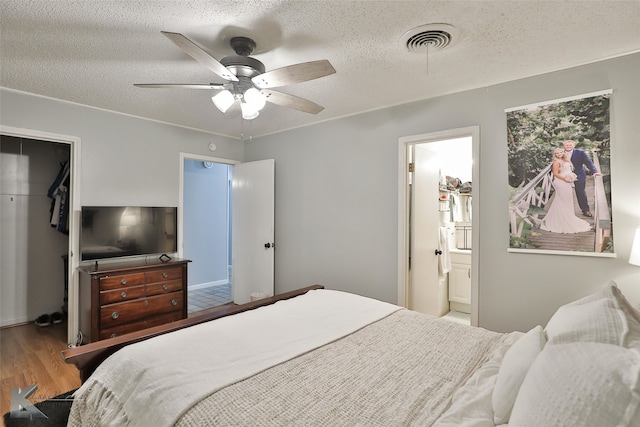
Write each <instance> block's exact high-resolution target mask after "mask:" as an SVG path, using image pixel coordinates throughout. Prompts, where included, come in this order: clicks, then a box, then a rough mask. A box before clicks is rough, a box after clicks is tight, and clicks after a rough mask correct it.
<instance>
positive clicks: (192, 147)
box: [0, 89, 244, 206]
mask: <svg viewBox="0 0 640 427" xmlns="http://www.w3.org/2000/svg"><path fill="white" fill-rule="evenodd" d="M0 111H1V112H2V114H1V115H0V123H1V124H2V125H5V126H12V127H17V128H25V129H31V130H38V131H42V132H48V133H55V134H61V135H69V136H75V137H79V138H80V139H81V147H82V152H81V156H82V162H81V164H82V171H81V177H80V180H79V182H80V199H81V200H80V202H81V205H109V204H113V205H121V206H127V205H132V206H178V198H179V185H180V180H179V175H180V157H179V153H180V152H186V153H191V154H200V155H207V156H211V155H212V153H211V151H209V149H208V145H209V143H211V142H214V143H215V144H216V145H217V147H218V148H217V150H216V152H215V156H216V157H220V158H225V159H233V160H242V158H243V153H244V148H243V145H242V142H241V141H239V140H234V139H230V138H225V137H222V136H217V135H212V134H209V133H204V132H198V131H194V130H191V129H187V128H182V127H177V126H171V125H167V124H163V123H159V122H153V121H150V120H142V119H139V118H136V117H131V116H127V115H123V114H117V113H112V112H108V111H104V110H99V109H95V108H88V107H84V106H81V105H77V104H72V103H67V102H60V101H56V100H52V99H49V98H42V97H37V96H32V95H28V94H24V93H20V92H14V91H9V90H5V89H2V90H0Z"/></svg>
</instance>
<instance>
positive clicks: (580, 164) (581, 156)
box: [562, 139, 602, 217]
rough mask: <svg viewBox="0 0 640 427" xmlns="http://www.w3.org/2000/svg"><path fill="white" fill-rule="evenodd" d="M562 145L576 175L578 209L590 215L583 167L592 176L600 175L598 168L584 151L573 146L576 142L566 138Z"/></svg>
mask: <svg viewBox="0 0 640 427" xmlns="http://www.w3.org/2000/svg"><path fill="white" fill-rule="evenodd" d="M562 145H563V147H564V151H565V153H567V155H568V156H569V158H570V159H571V163H573V168H574V171H573V172H574V173H575V174H576V175H577V179H576V181H575V182H574V184H575V191H576V197H577V198H578V205H580V210H582V214H583V215H584V216H588V217H592V216H593V215H592V214H591V211H590V210H589V203H588V202H587V192H586V191H585V184H586V180H587V174H586V173H585V170H584V167H585V166H586V167H587V169H589V171H590V172H591V173H592V174H593V176H600V175H602V174H601V173H600V172H599V171H598V169H596V167H595V165H594V164H593V162H592V161H591V159H590V158H589V156H588V155H587V153H586V152H584V151H582V150H578V149H576V148H575V146H576V142H575V141H573V140H570V139H568V140H566V141H564V142H563V143H562Z"/></svg>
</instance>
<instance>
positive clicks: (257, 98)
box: [244, 87, 267, 111]
mask: <svg viewBox="0 0 640 427" xmlns="http://www.w3.org/2000/svg"><path fill="white" fill-rule="evenodd" d="M244 102H246V103H247V104H249V105H251V107H252V108H254V109H255V110H257V111H260V110H262V109H263V108H264V105H265V104H266V103H267V97H266V96H264V95H263V94H262V92H260V91H259V90H258V89H256V88H255V87H252V88H249V89H247V91H246V92H245V93H244Z"/></svg>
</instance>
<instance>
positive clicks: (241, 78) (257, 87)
mask: <svg viewBox="0 0 640 427" xmlns="http://www.w3.org/2000/svg"><path fill="white" fill-rule="evenodd" d="M162 34H164V35H165V36H166V37H167V38H168V39H169V40H171V41H172V42H173V43H174V44H175V45H176V46H178V47H179V48H180V49H182V50H183V51H184V52H185V53H186V54H187V55H189V56H190V57H192V58H193V59H195V60H196V61H198V62H200V63H201V64H203V65H204V66H206V67H207V68H209V69H210V70H211V71H213V72H214V73H216V74H217V75H218V76H220V77H222V78H223V79H225V80H227V82H226V83H208V84H154V83H144V84H142V83H138V84H134V86H136V87H143V88H179V89H210V90H217V91H219V92H218V94H216V95H214V96H213V97H212V98H211V100H212V101H213V103H214V104H215V106H216V107H217V108H218V109H219V110H220V111H221V112H222V113H225V112H226V111H227V110H228V109H229V108H230V107H231V106H232V105H233V104H234V103H236V101H240V108H241V110H242V117H243V118H244V119H245V120H251V119H254V118H256V117H258V115H259V112H260V110H261V109H262V108H263V107H264V105H265V103H266V102H271V103H272V104H276V105H280V106H283V107H287V108H293V109H295V110H299V111H303V112H305V113H310V114H318V113H319V112H320V111H322V110H323V109H324V107H322V106H321V105H318V104H316V103H314V102H311V101H308V100H306V99H303V98H299V97H297V96H293V95H289V94H287V93H283V92H278V91H274V90H270V88H274V87H279V86H285V85H290V84H294V83H301V82H306V81H309V80H314V79H317V78H320V77H324V76H328V75H330V74H334V73H335V72H336V70H335V69H334V68H333V66H332V65H331V63H329V61H327V60H326V59H323V60H319V61H311V62H303V63H300V64H294V65H289V66H286V67H282V68H278V69H275V70H271V71H266V72H265V67H264V64H263V63H262V62H260V61H258V60H257V59H255V58H252V57H250V56H249V55H251V53H253V50H254V49H255V47H256V43H255V42H254V41H253V40H252V39H250V38H248V37H233V38H232V39H231V41H230V44H231V47H232V48H233V50H234V51H235V53H236V54H235V55H231V56H226V57H224V58H222V59H221V60H220V61H218V60H217V59H215V58H214V57H213V56H211V55H210V54H209V53H208V52H206V51H205V50H204V49H202V48H201V47H199V46H198V45H196V44H195V43H194V42H192V41H191V40H189V39H188V38H187V37H185V36H183V35H182V34H180V33H170V32H166V31H162Z"/></svg>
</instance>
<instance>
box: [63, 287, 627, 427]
mask: <svg viewBox="0 0 640 427" xmlns="http://www.w3.org/2000/svg"><path fill="white" fill-rule="evenodd" d="M215 317H216V319H215V320H207V319H205V318H198V319H185V320H184V321H180V322H182V323H179V322H175V323H176V324H175V325H174V324H172V326H169V327H168V328H167V329H169V331H168V332H170V333H167V331H165V330H162V328H160V327H158V328H152V329H149V330H146V331H143V332H139V333H134V334H129V335H130V336H122V337H118V338H114V339H109V340H104V341H100V342H97V343H92V344H88V345H87V346H82V347H79V348H76V349H69V350H66V351H65V352H63V357H65V360H67V361H68V362H69V363H74V364H76V366H78V368H79V369H80V370H81V374H82V378H83V385H82V387H80V389H78V390H77V391H76V393H75V394H74V403H73V406H72V409H71V414H70V417H69V425H71V426H76V425H78V426H80V425H82V426H91V425H118V426H120V425H132V426H134V425H137V426H144V425H151V426H154V427H160V426H172V425H175V426H182V427H184V426H202V425H215V426H256V425H260V426H428V425H434V426H496V425H509V426H527V425H536V426H554V425H558V426H573V425H580V426H590V425H593V426H599V427H601V426H605V425H607V426H638V425H640V409H639V406H640V313H638V311H637V310H635V309H634V308H633V307H632V306H631V305H630V304H629V303H628V302H627V301H626V299H625V298H624V296H623V295H622V294H621V293H620V291H619V290H618V288H617V287H616V286H615V284H614V283H610V284H607V285H606V286H605V287H604V288H603V289H602V290H601V291H599V292H597V293H594V294H592V295H589V296H587V297H584V298H582V299H580V300H577V301H575V302H572V303H570V304H567V305H565V306H563V307H560V308H559V309H558V311H557V312H556V313H555V314H554V315H553V317H552V318H551V320H550V321H549V323H548V324H547V325H546V326H545V327H544V328H543V327H542V326H536V327H535V328H532V329H531V330H530V331H528V332H526V333H523V332H512V333H506V334H504V333H497V332H492V331H488V330H485V329H483V328H476V327H471V326H466V325H462V324H459V323H455V322H452V321H449V320H445V319H440V318H435V317H432V316H428V315H424V314H420V313H416V312H413V311H410V310H407V309H404V308H401V307H399V306H396V305H393V304H388V303H385V302H381V301H377V300H373V299H370V298H365V297H361V296H358V295H354V294H349V293H345V292H339V291H332V290H325V289H323V288H322V287H321V286H313V287H309V288H304V289H302V290H300V291H296V292H290V293H287V294H283V295H280V296H277V297H272V298H268V299H265V300H262V301H257V302H252V303H249V304H248V305H245V306H238V307H230V308H226V309H224V311H222V312H220V313H218V314H217V315H215Z"/></svg>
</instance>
